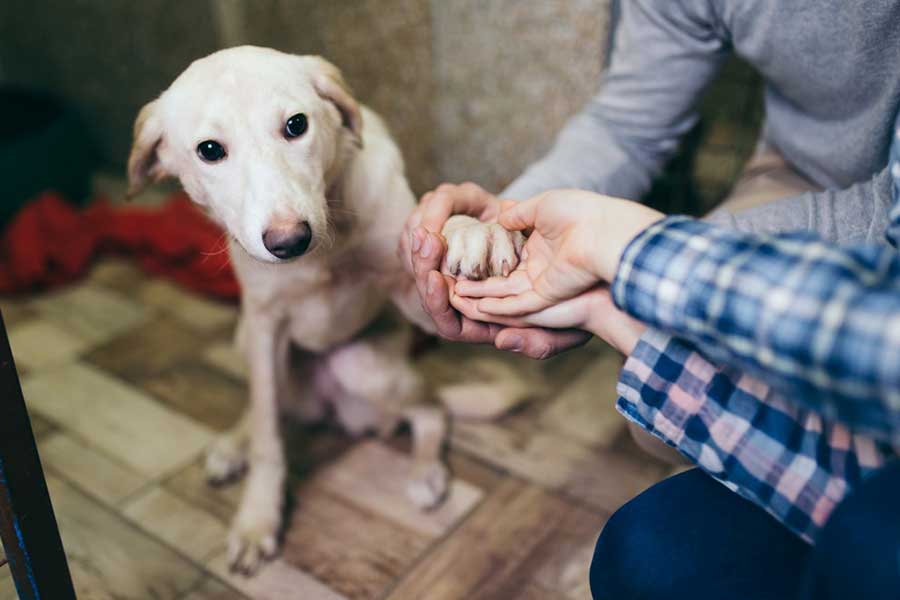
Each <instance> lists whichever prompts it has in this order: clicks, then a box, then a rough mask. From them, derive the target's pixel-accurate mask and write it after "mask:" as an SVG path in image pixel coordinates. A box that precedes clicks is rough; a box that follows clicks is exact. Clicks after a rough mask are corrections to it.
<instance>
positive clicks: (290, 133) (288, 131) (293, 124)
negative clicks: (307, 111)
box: [284, 113, 309, 138]
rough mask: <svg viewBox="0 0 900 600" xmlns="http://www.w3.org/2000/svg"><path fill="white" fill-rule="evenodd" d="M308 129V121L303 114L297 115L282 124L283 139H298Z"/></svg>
mask: <svg viewBox="0 0 900 600" xmlns="http://www.w3.org/2000/svg"><path fill="white" fill-rule="evenodd" d="M307 129H309V121H307V119H306V115H304V114H303V113H297V114H296V115H294V116H293V117H291V118H290V119H288V120H287V123H285V124H284V137H286V138H295V137H300V136H301V135H303V134H304V133H306V130H307Z"/></svg>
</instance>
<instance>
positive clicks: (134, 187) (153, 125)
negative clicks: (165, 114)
mask: <svg viewBox="0 0 900 600" xmlns="http://www.w3.org/2000/svg"><path fill="white" fill-rule="evenodd" d="M158 108H159V100H154V101H153V102H149V103H147V104H145V105H144V107H143V108H142V109H141V112H139V113H138V116H137V119H135V121H134V139H133V141H132V144H131V154H129V156H128V197H129V198H132V197H134V196H136V195H137V194H139V193H140V192H141V190H143V189H144V188H145V187H146V186H147V184H148V183H149V182H150V181H159V180H160V179H162V178H163V177H165V175H166V174H165V172H164V171H163V170H162V167H161V165H160V164H159V155H158V151H159V146H160V144H161V143H162V123H161V122H160V118H159V115H158Z"/></svg>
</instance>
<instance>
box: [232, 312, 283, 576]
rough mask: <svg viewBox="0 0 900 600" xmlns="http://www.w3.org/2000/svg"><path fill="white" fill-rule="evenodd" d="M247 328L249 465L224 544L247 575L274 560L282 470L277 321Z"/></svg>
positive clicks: (259, 322) (253, 322) (235, 564)
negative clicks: (239, 500) (270, 559)
mask: <svg viewBox="0 0 900 600" xmlns="http://www.w3.org/2000/svg"><path fill="white" fill-rule="evenodd" d="M247 325H248V328H247V333H248V336H247V339H246V343H247V358H248V363H249V367H250V407H249V415H248V417H249V423H248V425H249V433H250V440H249V451H250V452H249V466H250V471H249V474H248V477H247V484H246V488H245V489H244V495H243V498H242V499H241V505H240V507H239V508H238V512H237V514H236V515H235V519H234V523H233V524H232V528H231V533H230V535H229V539H228V558H229V562H230V564H231V568H232V570H235V571H238V572H240V573H243V574H246V575H250V574H252V573H254V572H255V571H256V570H257V569H258V568H259V566H260V565H261V564H262V562H263V561H264V560H265V559H267V558H270V557H271V556H273V555H274V554H275V552H276V550H277V547H278V535H279V532H280V528H281V518H282V517H281V511H282V505H283V500H284V498H283V493H284V481H285V474H286V470H287V469H286V465H285V457H284V449H283V447H282V442H281V432H280V428H279V409H278V389H277V386H278V383H277V381H278V379H277V375H276V373H277V369H278V362H279V361H280V360H284V359H286V356H279V351H278V350H279V348H280V347H282V346H283V340H281V339H280V337H281V336H283V335H284V334H283V332H282V333H279V329H280V328H279V327H278V324H277V322H274V321H267V320H265V319H253V320H250V321H249V322H248V323H247Z"/></svg>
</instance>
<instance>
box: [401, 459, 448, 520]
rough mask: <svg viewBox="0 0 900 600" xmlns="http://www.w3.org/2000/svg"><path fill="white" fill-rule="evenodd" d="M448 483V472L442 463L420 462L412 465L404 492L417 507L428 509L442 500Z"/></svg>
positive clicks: (445, 494)
mask: <svg viewBox="0 0 900 600" xmlns="http://www.w3.org/2000/svg"><path fill="white" fill-rule="evenodd" d="M449 485H450V473H449V472H448V471H447V467H445V466H444V465H443V464H442V463H440V462H437V461H435V462H428V463H420V464H416V465H415V466H413V469H412V472H411V473H410V475H409V481H408V482H407V484H406V493H407V495H408V496H409V499H410V500H411V501H412V503H413V504H415V505H416V506H417V507H419V508H421V509H422V510H430V509H432V508H435V507H436V506H438V505H439V504H440V503H441V502H442V501H443V500H444V498H445V497H446V496H447V489H448V487H449Z"/></svg>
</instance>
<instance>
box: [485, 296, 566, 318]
mask: <svg viewBox="0 0 900 600" xmlns="http://www.w3.org/2000/svg"><path fill="white" fill-rule="evenodd" d="M552 305H553V302H552V301H551V300H548V299H547V298H544V297H543V296H541V295H539V294H538V293H536V292H535V291H534V290H527V291H525V292H523V293H521V294H517V295H515V296H507V297H506V298H482V299H481V300H479V301H478V310H480V311H481V312H483V313H485V314H489V315H493V316H497V317H520V316H522V315H527V314H530V313H536V312H538V311H541V310H544V309H545V308H548V307H549V306H552Z"/></svg>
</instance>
